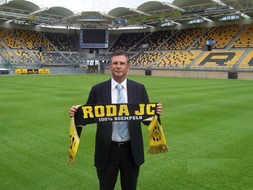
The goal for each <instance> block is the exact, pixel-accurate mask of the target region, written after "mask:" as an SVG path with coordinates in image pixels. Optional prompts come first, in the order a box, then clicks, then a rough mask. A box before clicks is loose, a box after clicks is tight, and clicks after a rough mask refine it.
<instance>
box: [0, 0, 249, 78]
mask: <svg viewBox="0 0 253 190" xmlns="http://www.w3.org/2000/svg"><path fill="white" fill-rule="evenodd" d="M6 2H7V1H6ZM1 9H2V15H1V64H2V68H5V69H10V73H13V72H12V71H14V73H15V70H16V73H23V72H28V71H26V70H22V71H21V70H20V69H30V70H31V71H29V72H31V73H33V72H35V73H36V72H39V69H40V72H50V73H59V72H77V73H80V72H81V73H87V72H92V73H107V72H108V70H107V69H106V66H107V62H108V56H109V55H110V53H111V52H112V51H113V50H115V49H119V48H120V49H124V50H125V51H127V52H129V54H130V55H131V58H132V68H133V69H132V74H138V75H155V76H175V77H195V78H196V77H197V78H199V77H204V78H221V79H227V78H231V79H249V80H251V79H252V73H251V72H252V66H253V63H252V56H251V55H252V53H253V52H252V47H253V44H252V43H253V42H252V35H253V32H252V17H251V16H252V15H253V14H252V1H250V0H246V1H242V0H241V1H240V0H233V1H232V0H230V1H211V0H209V1H205V3H202V2H201V1H198V0H197V1H173V3H166V2H159V1H147V2H145V3H143V4H141V5H139V6H138V7H137V9H131V8H126V7H118V8H115V9H113V10H110V11H109V12H108V13H107V14H105V13H103V14H102V13H100V12H92V11H89V12H88V11H87V12H85V11H84V12H82V13H79V14H74V13H73V12H72V11H70V10H68V9H67V8H64V7H51V8H49V9H45V8H44V9H43V8H41V9H40V8H39V6H38V5H35V4H33V3H31V2H29V1H9V2H7V3H3V4H2V5H1ZM54 26H62V28H61V29H55V28H52V27H54ZM134 28H136V29H134ZM92 34H96V35H95V36H96V37H94V35H92ZM72 68H76V69H72ZM78 68H79V69H78ZM80 68H81V69H80ZM43 69H44V70H43ZM45 69H46V70H45ZM3 73H6V71H4V72H3Z"/></svg>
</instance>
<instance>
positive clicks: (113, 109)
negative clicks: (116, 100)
mask: <svg viewBox="0 0 253 190" xmlns="http://www.w3.org/2000/svg"><path fill="white" fill-rule="evenodd" d="M116 115H117V106H116V105H106V116H108V117H110V116H116Z"/></svg>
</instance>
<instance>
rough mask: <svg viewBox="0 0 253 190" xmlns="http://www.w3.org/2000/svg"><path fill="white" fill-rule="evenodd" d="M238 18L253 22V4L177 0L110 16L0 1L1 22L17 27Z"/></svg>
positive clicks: (242, 0)
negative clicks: (26, 25) (22, 25)
mask: <svg viewBox="0 0 253 190" xmlns="http://www.w3.org/2000/svg"><path fill="white" fill-rule="evenodd" d="M229 15H238V16H239V17H241V18H250V19H253V0H205V1H203V0H174V1H173V2H172V3H170V2H169V1H158V0H157V1H147V2H145V3H143V4H140V5H139V6H138V7H137V8H129V7H117V8H114V9H112V10H110V11H109V12H108V13H102V12H97V11H85V10H84V11H83V12H81V13H76V14H75V13H74V12H73V11H71V10H69V9H68V8H65V7H51V8H48V7H39V6H38V5H36V4H34V3H32V2H30V1H25V0H10V1H7V0H0V20H1V21H2V22H14V23H17V24H29V25H31V24H35V25H43V24H44V25H51V26H57V25H58V26H59V25H61V26H73V27H91V26H94V25H95V26H103V27H118V26H131V25H138V26H151V27H157V26H161V24H163V23H167V22H171V23H180V24H181V23H182V24H187V23H188V22H189V21H190V20H193V19H198V18H202V19H204V20H218V19H220V18H221V17H224V16H229Z"/></svg>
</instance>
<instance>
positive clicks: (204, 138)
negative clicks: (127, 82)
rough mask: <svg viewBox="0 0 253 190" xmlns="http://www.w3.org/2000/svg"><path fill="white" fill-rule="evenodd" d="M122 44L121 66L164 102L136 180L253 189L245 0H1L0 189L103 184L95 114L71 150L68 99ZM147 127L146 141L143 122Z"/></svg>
mask: <svg viewBox="0 0 253 190" xmlns="http://www.w3.org/2000/svg"><path fill="white" fill-rule="evenodd" d="M63 5H64V4H63ZM118 49H122V50H125V51H126V52H128V54H129V55H130V61H131V69H130V70H129V78H131V79H134V80H136V81H138V82H140V83H143V84H145V86H146V88H147V90H148V93H149V96H150V101H151V102H162V103H163V107H164V113H163V115H162V116H161V121H162V126H163V130H164V133H165V136H166V139H167V142H168V146H169V147H170V152H169V153H164V154H158V155H149V154H145V164H144V165H143V166H142V169H141V173H140V179H139V185H138V189H139V190H142V189H143V190H151V189H154V188H155V189H159V190H167V189H172V190H217V189H221V190H250V189H252V176H253V173H252V171H253V168H252V163H253V160H252V154H253V151H252V145H253V141H252V134H253V130H252V123H253V119H252V114H253V111H252V110H253V105H252V103H250V102H253V96H252V93H253V88H252V80H253V56H252V55H253V0H206V1H201V0H174V1H158V0H154V1H146V2H144V3H142V4H139V5H138V6H137V7H136V8H130V7H116V8H113V9H111V10H110V11H108V12H107V13H104V12H97V11H85V10H84V11H83V12H81V13H74V12H73V11H71V10H70V9H68V8H67V7H64V6H63V7H51V8H47V7H39V6H38V5H37V4H35V3H32V2H30V1H25V0H10V1H7V0H3V1H0V84H1V90H0V100H1V105H0V138H1V156H0V179H1V183H0V189H6V190H9V189H15V190H16V189H17V190H23V189H24V190H30V189H36V190H37V189H38V190H40V189H41V190H42V189H43V190H58V189H59V190H64V189H66V190H67V189H73V190H75V189H76V190H77V189H78V190H79V189H98V188H99V185H98V182H97V176H96V171H95V168H94V166H93V156H94V139H95V131H96V127H94V126H95V125H94V124H91V125H89V126H86V127H85V129H84V130H83V131H84V132H83V134H82V140H81V142H80V148H79V152H78V155H77V160H76V163H75V164H74V165H70V164H69V163H68V161H67V158H66V157H67V150H68V145H69V116H68V109H69V107H70V106H71V105H77V104H83V103H84V102H85V101H86V99H87V97H88V92H89V90H90V88H91V86H92V85H94V84H96V83H99V82H101V81H104V80H106V79H108V78H109V77H110V70H109V67H108V63H109V62H108V61H109V57H110V55H111V54H112V52H113V51H114V50H118ZM143 136H144V142H147V143H146V144H145V145H144V146H145V150H146V151H147V148H148V131H147V128H146V127H143ZM116 185H117V186H116V189H120V184H116Z"/></svg>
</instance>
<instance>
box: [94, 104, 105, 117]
mask: <svg viewBox="0 0 253 190" xmlns="http://www.w3.org/2000/svg"><path fill="white" fill-rule="evenodd" d="M94 111H95V116H96V117H104V116H105V108H104V106H95V107H94Z"/></svg>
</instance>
